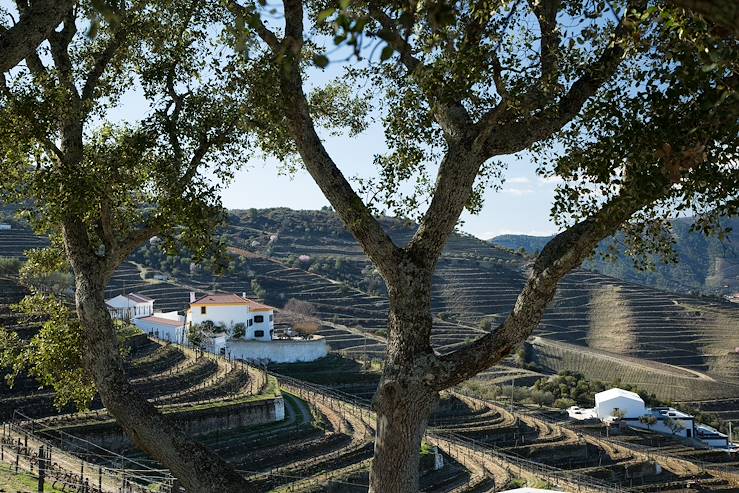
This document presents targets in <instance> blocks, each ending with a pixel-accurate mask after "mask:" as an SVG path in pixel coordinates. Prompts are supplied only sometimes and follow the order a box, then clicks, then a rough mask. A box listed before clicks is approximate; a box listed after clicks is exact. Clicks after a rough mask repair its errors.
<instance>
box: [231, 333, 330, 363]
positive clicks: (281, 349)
mask: <svg viewBox="0 0 739 493" xmlns="http://www.w3.org/2000/svg"><path fill="white" fill-rule="evenodd" d="M226 351H227V352H228V351H230V352H231V357H232V358H236V359H244V360H258V359H268V360H270V361H272V362H273V363H296V362H298V361H313V360H317V359H319V358H323V357H324V356H326V355H327V354H328V344H326V339H324V338H322V337H320V338H317V339H311V340H279V339H276V340H273V341H269V342H261V341H237V340H233V339H230V340H229V341H228V348H227V349H226Z"/></svg>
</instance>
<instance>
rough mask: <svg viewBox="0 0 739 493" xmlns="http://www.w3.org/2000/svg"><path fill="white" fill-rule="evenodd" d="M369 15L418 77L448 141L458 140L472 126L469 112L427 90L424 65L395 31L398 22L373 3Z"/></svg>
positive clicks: (458, 102)
mask: <svg viewBox="0 0 739 493" xmlns="http://www.w3.org/2000/svg"><path fill="white" fill-rule="evenodd" d="M369 13H370V15H371V16H372V17H373V18H374V19H375V20H376V21H377V22H378V23H379V24H380V26H382V31H383V34H384V36H383V38H384V39H385V40H386V41H387V42H388V44H389V45H390V46H391V47H392V48H393V49H394V50H395V51H396V52H398V54H399V55H400V61H401V63H402V64H403V65H404V66H405V68H406V69H407V70H408V72H409V73H410V74H411V75H412V76H414V77H415V78H416V80H417V81H418V85H419V87H421V88H422V89H423V91H424V94H425V95H426V99H428V102H429V104H430V106H431V109H432V111H433V113H434V117H435V119H436V121H437V123H438V124H439V125H441V128H442V129H443V130H444V134H445V135H446V136H447V138H448V139H455V138H458V137H459V135H460V134H462V133H464V129H465V128H466V127H468V126H469V125H470V124H471V123H472V119H471V118H470V115H469V113H468V112H467V110H466V109H465V107H464V106H463V105H462V102H461V101H456V100H455V101H447V99H448V98H445V97H444V95H443V94H440V93H438V92H436V91H431V90H429V89H428V87H426V84H425V82H424V80H423V73H424V72H425V71H426V69H425V66H424V64H423V63H422V62H421V60H419V59H418V58H416V57H415V56H414V55H413V47H412V46H411V45H410V43H408V41H407V40H406V39H405V38H404V37H403V36H402V35H401V34H400V33H399V32H398V30H397V29H396V27H395V26H396V21H395V20H393V19H391V18H390V16H389V15H387V14H386V13H385V12H384V11H383V10H382V9H381V8H379V7H378V6H377V5H376V4H375V3H374V2H370V4H369Z"/></svg>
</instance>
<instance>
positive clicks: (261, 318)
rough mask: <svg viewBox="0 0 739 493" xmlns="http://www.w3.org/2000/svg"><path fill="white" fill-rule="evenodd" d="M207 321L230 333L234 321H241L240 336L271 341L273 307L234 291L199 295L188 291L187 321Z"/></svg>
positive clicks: (234, 323)
mask: <svg viewBox="0 0 739 493" xmlns="http://www.w3.org/2000/svg"><path fill="white" fill-rule="evenodd" d="M206 321H210V322H213V324H214V325H216V326H218V327H221V328H223V329H225V330H226V332H228V334H229V335H233V332H234V329H235V326H237V324H244V335H243V337H241V339H243V340H247V341H249V340H257V341H271V340H272V335H273V334H274V308H272V307H271V306H267V305H264V304H262V303H258V302H256V301H253V300H250V299H248V298H247V297H246V293H242V295H241V296H239V295H237V294H207V295H205V296H202V297H200V298H197V299H196V297H195V293H190V308H189V309H188V310H187V325H188V326H192V325H194V324H202V323H203V322H206Z"/></svg>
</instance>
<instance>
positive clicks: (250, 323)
mask: <svg viewBox="0 0 739 493" xmlns="http://www.w3.org/2000/svg"><path fill="white" fill-rule="evenodd" d="M252 325H254V319H252V318H250V319H249V327H251V326H252Z"/></svg>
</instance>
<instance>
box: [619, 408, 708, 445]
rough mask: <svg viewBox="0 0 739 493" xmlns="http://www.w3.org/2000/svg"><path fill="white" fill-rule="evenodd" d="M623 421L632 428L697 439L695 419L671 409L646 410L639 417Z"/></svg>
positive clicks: (631, 417) (630, 417)
mask: <svg viewBox="0 0 739 493" xmlns="http://www.w3.org/2000/svg"><path fill="white" fill-rule="evenodd" d="M650 418H651V419H650ZM624 421H626V424H628V425H629V426H631V427H632V428H641V429H644V430H651V431H654V432H657V433H662V434H664V435H674V436H676V437H681V438H697V437H696V429H695V418H694V417H693V416H691V415H690V414H687V413H684V412H682V411H678V410H677V409H675V408H672V407H652V408H647V409H645V410H644V412H643V413H642V414H641V415H640V416H629V417H628V418H625V419H624Z"/></svg>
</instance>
